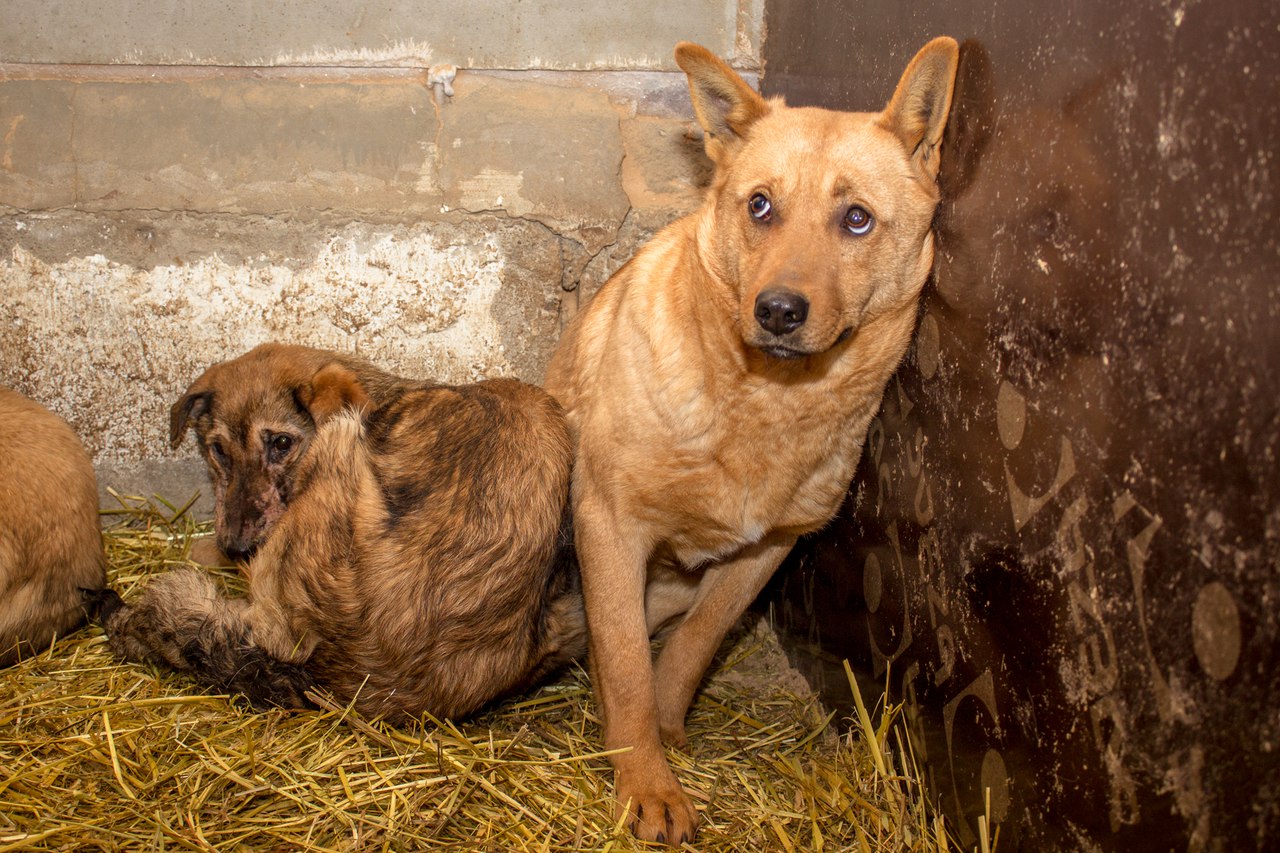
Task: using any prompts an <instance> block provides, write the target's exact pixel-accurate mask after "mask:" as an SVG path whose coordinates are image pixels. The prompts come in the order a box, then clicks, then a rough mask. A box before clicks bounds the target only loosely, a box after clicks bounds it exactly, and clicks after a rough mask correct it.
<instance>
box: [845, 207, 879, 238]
mask: <svg viewBox="0 0 1280 853" xmlns="http://www.w3.org/2000/svg"><path fill="white" fill-rule="evenodd" d="M873 224H875V220H874V219H872V218H871V214H870V213H868V212H867V209H866V208H865V207H858V205H856V204H855V205H854V206H853V207H851V208H849V209H848V210H846V211H845V212H844V230H846V231H848V232H849V233H850V234H856V235H857V236H859V237H861V236H862V235H864V234H866V233H868V232H869V231H871V226H872V225H873Z"/></svg>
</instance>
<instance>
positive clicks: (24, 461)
mask: <svg viewBox="0 0 1280 853" xmlns="http://www.w3.org/2000/svg"><path fill="white" fill-rule="evenodd" d="M104 562H105V561H104V557H103V551H102V533H101V531H100V529H99V526H98V484H97V480H96V478H95V477H94V474H93V465H92V464H91V463H90V462H89V455H88V454H87V453H85V450H84V446H83V445H82V444H81V443H80V439H79V438H77V437H76V434H75V433H74V432H73V431H72V430H71V427H70V426H68V425H67V423H66V421H64V420H62V418H60V417H58V416H57V415H55V414H54V413H53V412H50V411H49V410H48V409H45V408H44V407H43V406H41V405H39V404H38V403H35V402H33V401H31V400H28V399H27V398H26V397H24V396H22V395H21V394H19V393H17V392H16V391H10V390H9V389H8V388H0V666H8V665H10V664H12V663H14V662H15V661H17V660H18V658H19V657H20V656H22V655H31V654H34V653H36V652H39V651H40V650H41V649H43V648H45V647H47V646H48V645H49V643H50V642H51V641H52V640H53V638H54V637H56V636H59V635H61V634H64V633H66V632H67V631H70V630H71V629H73V628H75V627H76V626H77V625H79V624H80V623H81V622H83V621H84V616H85V612H84V608H83V607H82V606H81V602H80V590H81V589H82V588H84V589H91V590H97V589H101V588H102V586H103V584H104V583H106V577H105V574H104V568H103V567H104Z"/></svg>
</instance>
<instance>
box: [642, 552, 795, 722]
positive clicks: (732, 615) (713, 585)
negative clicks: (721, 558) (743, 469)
mask: <svg viewBox="0 0 1280 853" xmlns="http://www.w3.org/2000/svg"><path fill="white" fill-rule="evenodd" d="M795 541H796V540H795V537H794V536H775V537H770V538H767V539H765V540H764V541H762V542H759V543H757V544H756V545H753V546H751V547H750V548H748V549H746V550H745V551H743V552H742V553H740V554H738V555H737V556H736V557H734V558H733V559H731V560H727V561H725V562H723V563H719V564H717V565H714V566H712V567H711V568H709V569H707V571H706V574H705V575H703V578H702V583H701V584H700V585H699V587H698V594H697V597H696V598H695V599H694V603H693V607H691V608H689V612H688V614H687V615H686V616H685V618H684V621H682V622H681V623H680V624H679V625H678V626H677V627H676V629H675V630H674V631H672V632H671V635H670V636H669V637H668V638H667V642H666V644H665V645H664V646H663V647H662V652H661V653H660V654H659V655H658V662H657V665H656V666H655V667H654V685H655V688H656V695H657V699H658V729H659V732H660V733H661V736H662V740H663V742H664V743H669V744H671V745H673V746H681V747H683V746H685V744H686V738H685V732H684V718H685V714H686V713H688V711H689V704H690V703H691V702H692V701H693V694H694V693H696V692H697V690H698V685H699V684H700V683H701V681H702V676H703V674H704V673H705V672H706V671H707V667H708V666H710V665H711V660H712V658H714V657H715V655H716V650H717V649H719V648H720V642H721V641H722V640H723V639H724V635H725V634H726V633H728V631H729V629H730V628H732V627H733V624H734V623H735V622H737V621H738V618H739V617H740V616H742V614H743V612H744V611H745V610H746V609H747V607H748V606H749V605H750V604H751V602H752V601H753V600H754V599H755V597H756V596H757V595H759V594H760V590H761V589H763V588H764V585H765V583H767V582H768V580H769V578H770V577H772V576H773V573H774V572H775V571H776V570H777V568H778V564H779V563H781V562H782V560H783V558H784V557H786V556H787V553H788V552H789V551H790V550H791V546H792V545H794V544H795Z"/></svg>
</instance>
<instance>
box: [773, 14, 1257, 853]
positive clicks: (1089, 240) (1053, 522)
mask: <svg viewBox="0 0 1280 853" xmlns="http://www.w3.org/2000/svg"><path fill="white" fill-rule="evenodd" d="M791 5H799V6H804V5H805V4H791ZM1152 5H1153V4H1145V5H1144V7H1142V8H1135V9H1133V10H1129V11H1127V12H1125V13H1124V14H1123V15H1120V16H1119V17H1118V18H1117V20H1116V21H1115V27H1116V28H1117V33H1118V34H1116V35H1114V37H1113V40H1112V41H1106V40H1103V41H1097V40H1096V39H1097V37H1096V32H1095V33H1094V34H1093V35H1091V36H1090V38H1093V39H1095V41H1093V42H1090V41H1088V39H1084V37H1083V36H1084V34H1087V31H1088V28H1087V27H1085V26H1084V25H1083V24H1079V22H1077V24H1079V25H1078V26H1075V27H1074V28H1073V27H1072V26H1071V25H1069V24H1063V23H1062V21H1058V20H1054V21H1047V22H1046V24H1045V28H1044V30H1043V31H1041V32H1032V31H1031V30H1030V29H1027V28H1026V27H1025V26H1024V27H1023V30H1022V36H1023V38H1024V39H1026V40H1029V41H1025V42H1024V43H1019V44H1016V45H1014V46H1012V47H1011V45H1010V44H1009V43H1008V42H1002V41H1000V40H999V39H996V40H995V41H992V40H988V39H986V38H978V39H970V40H969V41H966V42H964V43H963V45H962V54H961V68H960V76H959V79H958V82H957V90H956V94H955V97H954V99H953V114H952V118H951V121H950V124H949V127H948V135H947V138H946V141H945V143H944V153H943V165H942V173H941V175H940V178H939V181H940V185H941V188H942V192H943V202H942V204H941V205H940V207H939V211H938V214H937V219H936V222H935V231H936V235H937V247H938V254H937V259H936V262H935V281H934V285H933V287H932V288H930V289H929V291H928V292H927V293H926V299H925V303H924V306H923V309H922V314H921V320H920V325H919V328H918V331H917V336H916V340H915V344H914V346H913V348H912V351H911V353H910V355H909V356H908V359H907V361H906V362H905V363H904V365H903V366H902V368H901V369H900V370H899V372H898V374H897V375H896V376H895V378H894V380H893V381H892V382H891V383H890V386H889V388H888V390H887V392H886V395H885V400H884V404H883V409H882V411H881V413H880V416H879V417H878V418H877V419H876V420H875V421H874V422H873V424H872V426H871V428H870V431H869V433H868V437H867V442H866V451H865V454H864V458H863V461H862V464H861V467H860V470H859V472H858V475H857V477H856V479H855V481H854V487H853V490H852V492H851V495H850V499H849V501H848V502H847V503H846V506H845V508H844V509H843V510H842V512H841V514H840V516H839V517H838V518H837V520H836V521H835V522H833V523H832V525H831V526H830V527H829V528H828V529H827V530H825V531H823V532H821V533H820V534H817V535H815V536H814V537H811V538H810V539H809V540H807V541H806V542H803V543H801V545H800V546H799V547H797V549H796V551H795V553H793V555H792V557H791V559H790V561H789V563H788V567H789V569H788V570H784V571H783V572H780V573H779V575H778V577H777V578H776V579H775V582H774V584H773V586H772V588H771V590H769V591H768V592H767V593H766V596H765V598H764V599H763V600H764V601H766V602H769V603H771V604H772V605H773V606H774V609H775V612H776V613H777V614H778V618H779V622H780V623H781V624H782V625H783V627H784V628H788V629H789V631H790V633H791V637H792V640H793V645H792V648H793V651H794V652H795V653H796V656H797V657H798V658H800V659H801V660H802V661H804V662H807V663H808V664H809V665H810V667H809V668H810V671H811V672H812V673H813V675H814V677H815V680H816V681H817V682H818V683H819V685H820V686H822V687H824V689H825V688H826V686H827V685H829V690H827V692H826V695H827V698H828V699H829V700H831V701H833V702H834V703H836V704H842V703H843V704H847V702H848V699H847V695H846V694H847V686H845V685H844V681H843V673H842V672H841V671H840V670H839V668H838V664H839V661H840V659H841V658H846V657H847V658H850V659H852V660H854V661H856V662H857V663H859V664H860V665H861V666H862V667H863V668H864V670H865V674H866V675H868V676H870V677H872V678H874V679H875V680H876V681H878V682H879V683H880V684H881V685H883V684H884V683H885V680H886V679H888V683H889V685H890V688H891V691H892V693H893V698H894V699H896V700H901V701H903V702H904V703H905V705H906V719H907V722H908V725H909V727H910V729H911V731H912V733H913V741H914V743H915V747H916V750H917V758H921V757H923V758H925V759H926V760H927V765H928V766H927V778H928V779H929V782H930V787H931V792H932V795H933V796H934V798H935V799H936V801H937V802H938V804H939V806H940V807H941V808H943V810H944V811H946V812H947V814H948V816H949V819H950V820H949V822H950V823H951V825H952V827H953V829H954V830H955V832H956V835H957V837H958V839H959V840H960V841H961V842H962V843H964V844H965V845H966V846H971V845H972V844H973V843H975V841H976V830H977V816H978V815H980V814H982V813H983V812H984V809H985V804H984V796H985V795H986V792H988V791H989V792H990V802H991V814H992V817H993V818H995V819H996V820H997V822H999V823H1000V825H1001V842H1000V846H1001V848H1002V849H1025V850H1043V849H1118V850H1126V851H1134V850H1169V849H1183V848H1186V849H1193V850H1204V849H1228V850H1236V849H1254V848H1257V849H1263V848H1265V847H1267V846H1269V844H1272V843H1274V839H1275V838H1276V837H1277V835H1278V834H1280V761H1277V760H1276V758H1275V751H1276V750H1277V749H1280V712H1277V711H1276V710H1275V709H1276V707H1277V701H1276V700H1277V686H1276V682H1275V679H1274V678H1273V677H1272V676H1271V675H1270V674H1269V670H1270V665H1269V663H1267V662H1268V661H1273V660H1276V659H1277V656H1278V655H1280V617H1277V615H1276V614H1277V613H1278V612H1280V611H1278V610H1277V608H1276V606H1275V602H1276V601H1277V600H1280V599H1278V598H1277V596H1280V579H1277V577H1276V574H1275V571H1274V567H1275V566H1276V565H1277V564H1280V492H1278V488H1277V485H1276V481H1275V477H1274V471H1275V470H1276V464H1277V463H1276V455H1277V453H1278V452H1280V414H1278V412H1280V409H1278V408H1277V399H1280V345H1278V344H1277V343H1276V336H1275V334H1274V331H1273V330H1274V329H1275V328H1276V325H1275V324H1276V322H1277V320H1278V319H1280V313H1278V312H1280V308H1278V307H1277V306H1280V271H1278V270H1277V263H1276V259H1277V252H1276V240H1275V237H1274V235H1272V234H1271V233H1269V232H1270V229H1271V227H1272V226H1271V225H1268V223H1271V224H1272V225H1273V224H1274V222H1276V221H1280V216H1277V213H1278V211H1277V197H1276V193H1275V189H1274V167H1273V165H1272V160H1271V157H1270V155H1269V154H1268V153H1267V149H1266V146H1267V145H1268V144H1269V143H1268V142H1267V140H1268V139H1269V138H1271V137H1272V136H1273V135H1274V133H1275V132H1276V131H1277V130H1280V116H1278V110H1277V109H1276V108H1275V107H1274V106H1272V105H1274V104H1276V103H1277V100H1276V98H1277V97H1278V96H1280V91H1277V89H1278V88H1280V86H1277V83H1276V82H1275V81H1276V72H1278V71H1280V57H1278V56H1277V54H1276V52H1275V51H1274V50H1267V49H1264V48H1263V47H1262V45H1261V42H1260V41H1259V39H1260V38H1261V36H1260V35H1259V34H1260V33H1272V32H1274V26H1275V23H1276V21H1275V20H1274V19H1275V18H1276V17H1277V15H1276V14H1275V12H1274V11H1273V10H1259V9H1257V8H1255V6H1256V4H1249V3H1236V4H1233V6H1232V8H1230V9H1226V10H1219V11H1216V12H1214V13H1213V16H1210V15H1209V14H1208V13H1206V12H1200V13H1199V14H1195V15H1193V13H1192V12H1191V11H1186V13H1185V18H1179V20H1178V26H1179V29H1178V31H1177V32H1176V33H1175V35H1174V36H1173V37H1171V38H1172V39H1173V41H1172V43H1166V42H1167V39H1166V34H1165V32H1164V29H1163V26H1162V25H1161V26H1157V24H1158V23H1161V24H1162V21H1157V20H1156V19H1155V18H1156V16H1157V15H1161V14H1164V11H1167V10H1164V11H1162V10H1159V9H1154V8H1147V7H1149V6H1152ZM783 8H784V11H783V12H782V13H780V14H782V15H785V14H786V12H785V9H786V8H787V6H786V4H783ZM870 11H874V10H870ZM1088 11H1089V10H1087V9H1086V12H1088ZM1093 11H1094V12H1097V13H1098V14H1099V15H1100V14H1101V11H1100V10H1093ZM1255 13H1256V14H1255ZM894 14H896V13H886V16H887V17H886V19H885V21H884V22H881V23H879V24H878V26H879V27H880V28H881V31H876V30H874V29H868V27H865V26H863V25H861V24H859V25H851V26H857V27H858V29H857V33H858V35H857V38H858V39H859V41H860V42H861V43H880V42H879V41H876V39H877V38H878V37H879V36H880V35H884V36H885V43H886V44H892V45H893V47H894V48H898V46H899V45H902V46H906V45H911V44H915V43H916V42H917V41H918V39H917V36H918V33H916V32H915V30H917V29H919V25H918V24H917V23H916V21H915V19H914V18H909V19H904V17H903V16H899V17H894ZM993 14H994V13H993ZM1010 14H1011V15H1012V14H1014V13H1013V12H1010ZM1018 14H1023V13H1018ZM957 15H959V13H952V17H955V16H957ZM939 17H940V18H943V17H945V14H944V13H941V12H940V13H939ZM1086 17H1087V15H1086ZM877 20H878V19H877ZM904 20H905V22H904ZM1025 22H1026V21H1025V14H1024V15H1023V23H1024V24H1025ZM783 23H785V22H783ZM775 24H778V25H776V26H775ZM966 24H967V25H968V27H967V28H968V29H969V31H970V32H973V31H977V32H978V33H982V32H984V31H986V30H994V29H995V27H994V24H992V23H991V22H989V21H974V20H967V21H966ZM957 28H958V27H957ZM939 31H945V30H944V29H942V27H938V28H936V29H932V28H931V29H930V31H929V34H930V35H932V34H934V33H935V32H939ZM953 32H954V30H953ZM1003 34H1004V35H1005V36H1008V35H1009V29H1008V28H1007V27H1006V30H1005V31H1003ZM771 35H772V36H773V37H775V41H774V42H773V43H772V45H771V47H770V49H771V50H772V51H774V52H775V56H774V57H772V58H771V57H766V59H767V62H768V63H769V68H770V69H775V68H778V69H781V70H782V73H780V74H779V76H778V77H777V78H776V79H777V80H778V81H779V82H776V83H773V84H772V86H773V87H774V88H773V89H772V90H771V91H769V94H784V95H788V94H790V93H789V91H788V86H789V85H794V86H795V87H796V89H797V91H798V92H800V93H801V99H802V100H806V101H808V102H813V103H824V101H825V102H829V103H830V105H839V106H844V107H847V106H848V105H849V104H848V101H849V100H850V99H851V98H852V97H858V98H860V99H862V100H864V101H866V102H874V101H875V99H876V97H878V95H877V94H870V95H868V96H867V97H865V98H862V97H861V95H857V93H854V94H853V95H851V94H850V93H849V92H848V91H847V89H848V87H849V85H850V84H849V82H848V76H847V74H845V72H844V70H843V69H839V68H830V67H828V68H821V67H815V66H814V65H812V64H809V65H806V66H805V67H804V69H803V73H802V74H796V75H795V76H794V77H789V76H787V74H786V70H787V69H788V68H789V67H790V66H788V65H787V61H786V59H785V58H781V59H780V58H779V55H780V56H782V57H786V56H787V54H786V51H787V50H788V46H789V45H790V46H791V47H792V48H794V47H795V44H796V41H795V38H794V34H793V33H792V30H790V29H788V27H787V26H785V25H782V24H780V23H779V22H777V21H775V22H774V23H773V24H771ZM846 35H847V33H846ZM1055 39H1057V41H1056V42H1055V41H1054V40H1055ZM1073 39H1081V41H1080V42H1079V43H1075V42H1073V41H1072V40H1073ZM1037 40H1038V41H1037ZM1081 45H1083V46H1081ZM1193 47H1194V48H1195V50H1192V48H1193ZM1042 51H1043V52H1047V53H1049V54H1050V55H1051V56H1054V57H1056V58H1059V59H1061V58H1062V57H1063V56H1073V57H1077V58H1079V60H1080V61H1078V62H1076V63H1069V62H1058V63H1054V62H1052V61H1048V60H1037V59H1036V57H1039V56H1040V53H1041V52H1042ZM818 53H820V51H819V52H818ZM887 53H889V54H891V53H892V50H887ZM1228 55H1230V56H1232V57H1233V59H1232V61H1231V62H1225V61H1220V59H1219V58H1221V57H1225V56H1228ZM1215 57H1218V58H1215ZM1011 58H1013V59H1011ZM811 59H812V56H810V57H809V58H808V59H805V60H803V61H805V62H809V61H810V60H811ZM796 61H797V62H801V60H796ZM865 62H866V64H867V65H873V64H874V63H873V62H872V60H870V59H866V60H865ZM1037 62H1038V64H1037ZM884 63H885V64H886V65H892V61H891V58H889V59H884ZM1002 63H1003V66H1002ZM1242 67H1244V68H1245V69H1246V70H1245V71H1244V76H1243V77H1241V76H1240V74H1241V72H1240V68H1242ZM1250 68H1252V71H1250V70H1249V69H1250ZM1263 72H1265V74H1264V73H1263ZM1259 74H1263V77H1268V79H1263V77H1260V76H1258V75H1259ZM867 76H868V80H869V81H870V82H868V83H867V86H868V89H870V86H871V83H872V82H874V78H875V74H874V73H870V74H868V75H867ZM828 77H830V79H832V80H834V81H838V82H833V83H832V84H831V85H832V88H831V89H830V91H829V92H827V90H824V89H823V84H824V83H825V82H826V80H827V78H828ZM1046 81H1048V82H1046ZM769 86H770V81H768V80H766V89H767V90H768V89H769ZM824 92H827V94H826V95H824ZM1268 128H1269V130H1268ZM1268 176H1270V177H1268Z"/></svg>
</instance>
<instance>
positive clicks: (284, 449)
mask: <svg viewBox="0 0 1280 853" xmlns="http://www.w3.org/2000/svg"><path fill="white" fill-rule="evenodd" d="M292 449H293V436H291V435H286V434H285V433H282V432H280V433H276V434H275V435H273V436H271V440H270V441H268V442H267V456H268V457H269V458H270V459H271V461H272V462H279V461H280V460H281V459H284V458H285V457H286V456H288V455H289V451H290V450H292Z"/></svg>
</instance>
